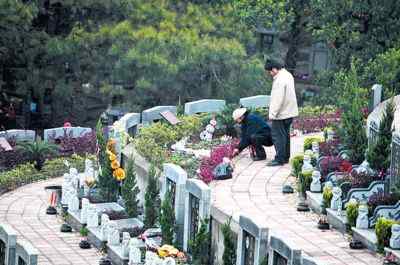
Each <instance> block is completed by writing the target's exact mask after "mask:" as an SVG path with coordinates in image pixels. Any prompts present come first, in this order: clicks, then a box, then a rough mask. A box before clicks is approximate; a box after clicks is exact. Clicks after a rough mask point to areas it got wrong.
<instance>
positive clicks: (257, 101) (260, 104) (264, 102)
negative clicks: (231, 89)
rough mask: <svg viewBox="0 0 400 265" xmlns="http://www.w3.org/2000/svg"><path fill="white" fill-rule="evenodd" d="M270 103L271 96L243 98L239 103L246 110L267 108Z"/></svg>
mask: <svg viewBox="0 0 400 265" xmlns="http://www.w3.org/2000/svg"><path fill="white" fill-rule="evenodd" d="M270 101H271V97H270V96H267V95H258V96H253V97H247V98H241V99H240V101H239V103H240V105H242V106H243V107H246V108H267V107H268V106H269V103H270Z"/></svg>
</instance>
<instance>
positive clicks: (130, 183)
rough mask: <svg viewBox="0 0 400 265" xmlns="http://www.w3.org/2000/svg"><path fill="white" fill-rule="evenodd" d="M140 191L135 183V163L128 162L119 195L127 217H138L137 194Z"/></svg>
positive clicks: (130, 160) (132, 161)
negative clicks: (122, 200)
mask: <svg viewBox="0 0 400 265" xmlns="http://www.w3.org/2000/svg"><path fill="white" fill-rule="evenodd" d="M139 192H140V190H139V188H138V187H137V182H136V168H135V162H134V160H133V159H129V160H128V164H127V167H126V178H125V180H124V184H123V185H122V187H121V195H122V198H123V199H124V202H125V208H126V212H127V213H128V216H129V217H131V218H132V217H137V216H138V214H139V213H138V205H139V200H138V198H137V197H138V194H139Z"/></svg>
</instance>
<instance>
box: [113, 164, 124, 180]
mask: <svg viewBox="0 0 400 265" xmlns="http://www.w3.org/2000/svg"><path fill="white" fill-rule="evenodd" d="M113 176H114V177H115V178H116V179H117V180H118V181H122V180H124V179H125V170H123V169H122V168H120V167H119V168H117V169H116V170H114V172H113Z"/></svg>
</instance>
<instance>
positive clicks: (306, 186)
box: [297, 172, 312, 194]
mask: <svg viewBox="0 0 400 265" xmlns="http://www.w3.org/2000/svg"><path fill="white" fill-rule="evenodd" d="M311 182H312V172H307V173H300V174H299V178H298V179H297V185H298V190H299V192H300V193H303V194H305V193H306V191H308V190H310V186H311Z"/></svg>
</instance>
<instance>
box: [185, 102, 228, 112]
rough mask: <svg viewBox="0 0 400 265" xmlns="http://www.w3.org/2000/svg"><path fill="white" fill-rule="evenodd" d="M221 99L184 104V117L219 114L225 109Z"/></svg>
mask: <svg viewBox="0 0 400 265" xmlns="http://www.w3.org/2000/svg"><path fill="white" fill-rule="evenodd" d="M225 104H226V103H225V100H222V99H201V100H197V101H192V102H187V103H185V115H193V114H196V113H213V112H220V111H221V110H222V109H223V108H224V107H225Z"/></svg>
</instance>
